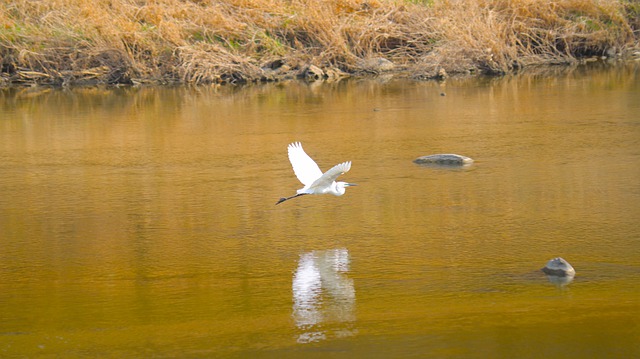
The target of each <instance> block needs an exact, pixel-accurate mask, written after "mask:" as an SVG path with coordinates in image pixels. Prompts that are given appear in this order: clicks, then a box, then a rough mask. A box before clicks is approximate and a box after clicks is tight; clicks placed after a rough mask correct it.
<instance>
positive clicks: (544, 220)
mask: <svg viewBox="0 0 640 359" xmlns="http://www.w3.org/2000/svg"><path fill="white" fill-rule="evenodd" d="M639 69H640V66H638V64H631V65H629V66H618V67H608V66H604V65H597V66H591V67H577V68H572V69H565V70H564V71H558V72H551V71H548V72H545V71H542V72H539V73H535V74H534V73H529V74H523V75H519V76H513V77H504V78H496V79H480V80H478V79H474V80H462V79H460V80H456V79H449V80H447V82H446V83H435V82H413V81H407V80H393V79H390V80H389V79H384V78H377V79H368V80H350V81H343V82H339V83H329V84H303V83H285V84H268V85H263V86H248V87H241V88H235V87H196V88H123V89H100V88H80V89H73V90H53V89H31V88H23V89H13V90H4V91H2V92H0V357H29V358H32V357H34V358H38V357H44V358H54V357H55V358H58V357H63V358H74V357H100V358H125V357H136V358H142V357H158V358H213V357H231V358H245V357H246V358H256V357H261V358H301V357H304V358H313V357H327V356H330V357H344V358H347V357H348V358H353V357H362V358H391V357H403V358H407V357H418V358H427V357H439V358H473V357H478V358H485V357H492V358H526V357H543V356H560V357H581V358H587V357H593V358H603V357H608V358H614V357H616V358H623V357H624V358H630V357H638V356H640V225H639V223H638V220H639V219H640V76H639ZM294 141H300V142H302V144H303V146H304V148H305V150H306V151H307V153H308V154H309V155H310V156H311V157H313V158H314V159H315V160H316V161H317V162H318V164H319V166H320V168H321V169H323V170H327V169H329V168H330V167H331V166H333V165H335V164H337V163H340V162H343V161H347V160H349V161H352V162H353V165H352V168H351V171H349V172H348V173H346V174H344V175H343V176H341V177H340V178H341V179H342V180H344V181H348V182H353V183H357V184H358V186H357V187H349V188H347V193H346V194H345V195H344V196H341V197H335V196H331V195H324V196H304V197H300V198H295V199H292V200H290V201H288V202H285V203H282V204H280V205H278V206H276V205H275V203H276V201H277V200H278V199H279V198H280V197H284V196H291V195H293V194H295V190H296V189H298V188H300V187H302V186H301V185H300V183H299V182H298V181H297V179H296V178H295V176H294V174H293V171H292V169H291V165H290V163H289V161H288V158H287V145H288V144H289V143H291V142H294ZM436 153H457V154H461V155H465V156H469V157H472V158H473V159H475V162H474V163H473V164H472V165H471V166H466V167H458V168H456V167H434V166H421V165H416V164H414V163H413V162H412V161H413V160H414V159H415V158H417V157H419V156H423V155H429V154H436ZM557 256H561V257H563V258H565V259H566V260H567V261H569V262H570V263H571V264H572V265H573V266H574V268H575V269H576V276H575V278H573V281H571V280H565V281H564V282H563V281H560V280H557V278H553V277H546V276H545V275H544V274H543V273H542V272H541V271H540V268H542V267H543V266H544V265H545V264H546V262H547V261H548V260H550V259H552V258H554V257H557ZM565 279H567V278H565Z"/></svg>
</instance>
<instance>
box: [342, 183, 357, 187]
mask: <svg viewBox="0 0 640 359" xmlns="http://www.w3.org/2000/svg"><path fill="white" fill-rule="evenodd" d="M344 185H345V186H346V187H352V186H357V184H355V183H345V184H344Z"/></svg>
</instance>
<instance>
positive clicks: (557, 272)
mask: <svg viewBox="0 0 640 359" xmlns="http://www.w3.org/2000/svg"><path fill="white" fill-rule="evenodd" d="M542 271H543V272H544V273H545V274H546V275H552V276H558V277H573V276H575V275H576V270H575V269H573V267H572V266H571V264H569V262H567V261H566V260H564V258H561V257H557V258H553V259H552V260H550V261H549V262H547V265H546V266H544V268H542Z"/></svg>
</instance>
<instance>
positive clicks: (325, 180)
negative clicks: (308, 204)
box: [308, 161, 351, 189]
mask: <svg viewBox="0 0 640 359" xmlns="http://www.w3.org/2000/svg"><path fill="white" fill-rule="evenodd" d="M350 169H351V161H347V162H342V163H340V164H337V165H335V166H333V167H332V168H331V169H330V170H328V171H327V172H325V173H324V174H323V175H322V176H320V178H318V179H316V180H315V181H314V182H313V183H312V184H311V185H310V186H308V187H309V189H315V188H329V187H330V186H331V184H332V183H333V182H334V181H335V180H336V178H338V176H340V175H341V174H343V173H345V172H347V171H349V170H350Z"/></svg>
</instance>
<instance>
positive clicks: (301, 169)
mask: <svg viewBox="0 0 640 359" xmlns="http://www.w3.org/2000/svg"><path fill="white" fill-rule="evenodd" d="M287 149H288V152H289V161H291V166H292V167H293V172H294V173H295V174H296V177H298V179H299V180H300V182H302V184H303V185H305V186H309V185H310V184H312V183H313V182H314V181H315V180H317V179H319V178H320V177H321V176H322V171H321V170H320V167H318V165H317V164H316V163H315V162H314V161H313V160H312V159H311V157H309V155H307V154H306V153H305V152H304V150H303V149H302V144H300V142H294V143H292V144H290V145H289V147H287ZM336 167H337V166H336ZM334 168H335V167H334ZM331 170H333V168H332V169H331ZM331 170H329V171H331ZM327 173H328V172H327ZM337 176H338V175H336V177H337Z"/></svg>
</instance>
